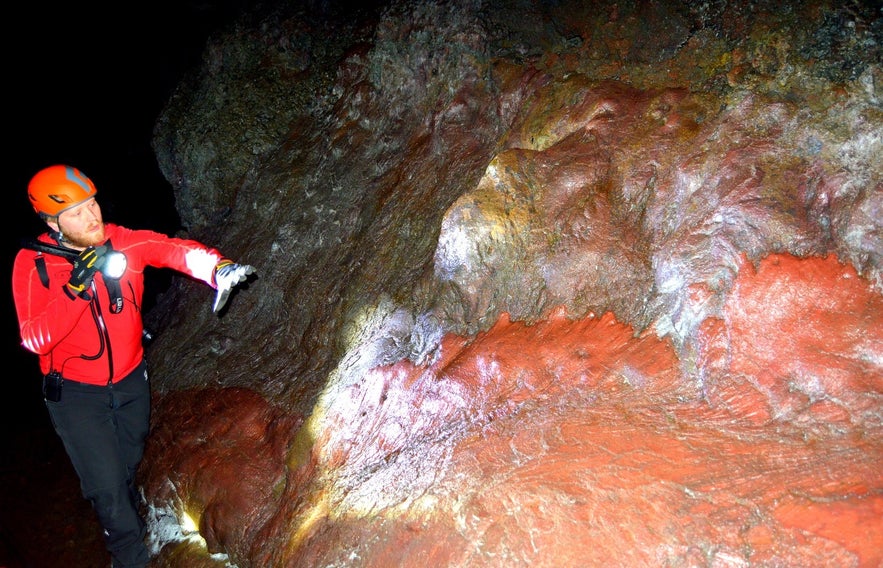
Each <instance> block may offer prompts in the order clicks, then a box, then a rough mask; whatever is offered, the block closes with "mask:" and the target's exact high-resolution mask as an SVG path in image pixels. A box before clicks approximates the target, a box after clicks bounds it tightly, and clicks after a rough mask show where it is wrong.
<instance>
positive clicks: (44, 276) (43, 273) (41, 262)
mask: <svg viewBox="0 0 883 568" xmlns="http://www.w3.org/2000/svg"><path fill="white" fill-rule="evenodd" d="M34 264H36V265H37V274H39V275H40V282H42V283H43V286H45V287H46V288H48V287H49V272H48V271H47V270H46V258H45V257H44V256H43V255H42V254H38V255H37V256H36V257H34Z"/></svg>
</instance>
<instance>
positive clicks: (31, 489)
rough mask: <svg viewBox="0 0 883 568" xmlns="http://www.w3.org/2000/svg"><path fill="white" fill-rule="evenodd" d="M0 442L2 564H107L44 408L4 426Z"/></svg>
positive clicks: (67, 567)
mask: <svg viewBox="0 0 883 568" xmlns="http://www.w3.org/2000/svg"><path fill="white" fill-rule="evenodd" d="M41 411H42V414H39V413H40V412H41ZM0 443H2V453H0V567H2V568H71V567H76V568H92V567H101V568H106V567H107V566H109V565H110V557H109V556H108V554H107V552H106V551H105V549H104V543H103V541H102V538H101V528H100V526H99V525H98V522H97V520H96V518H95V514H94V513H93V511H92V507H91V505H90V504H89V502H88V501H86V500H85V499H84V498H83V496H82V495H81V494H80V488H79V482H78V480H77V477H76V474H75V473H74V470H73V467H72V466H71V464H70V461H69V460H68V457H67V455H66V454H65V452H64V448H63V446H62V444H61V441H60V440H59V439H58V437H57V436H56V435H55V432H54V431H53V430H52V427H51V425H50V424H49V418H48V415H47V414H46V410H45V409H44V408H38V409H36V410H35V414H33V415H32V418H31V419H30V420H29V421H26V423H21V422H19V423H17V424H15V425H14V426H12V427H5V428H4V432H3V434H2V440H0Z"/></svg>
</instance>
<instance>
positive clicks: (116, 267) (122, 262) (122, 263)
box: [101, 250, 128, 279]
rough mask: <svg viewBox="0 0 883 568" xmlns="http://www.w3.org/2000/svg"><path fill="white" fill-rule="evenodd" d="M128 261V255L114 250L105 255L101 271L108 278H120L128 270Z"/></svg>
mask: <svg viewBox="0 0 883 568" xmlns="http://www.w3.org/2000/svg"><path fill="white" fill-rule="evenodd" d="M127 265H128V261H127V260H126V255H124V254H123V253H121V252H119V251H116V250H112V251H110V252H108V253H107V254H106V255H105V257H104V266H102V267H101V273H102V274H104V276H105V277H107V278H114V279H116V278H119V277H121V276H122V275H123V274H124V273H125V272H126V266H127Z"/></svg>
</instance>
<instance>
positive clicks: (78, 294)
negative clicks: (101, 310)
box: [63, 284, 92, 302]
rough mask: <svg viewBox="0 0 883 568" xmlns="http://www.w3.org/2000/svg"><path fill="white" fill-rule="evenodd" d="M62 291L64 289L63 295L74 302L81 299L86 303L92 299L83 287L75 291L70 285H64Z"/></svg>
mask: <svg viewBox="0 0 883 568" xmlns="http://www.w3.org/2000/svg"><path fill="white" fill-rule="evenodd" d="M63 289H64V293H65V294H66V295H67V297H68V298H70V299H71V300H76V299H77V298H83V299H84V300H86V301H87V302H88V301H89V300H91V299H92V296H91V295H90V294H89V292H87V291H86V287H85V286H81V287H80V288H79V289H77V288H75V287H74V286H72V285H70V284H65V285H64V286H63Z"/></svg>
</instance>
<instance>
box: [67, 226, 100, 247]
mask: <svg viewBox="0 0 883 568" xmlns="http://www.w3.org/2000/svg"><path fill="white" fill-rule="evenodd" d="M61 236H62V238H63V239H64V241H65V242H66V243H68V244H69V245H71V246H73V247H74V248H81V249H84V248H87V247H94V246H98V245H100V244H101V243H103V242H104V241H105V238H104V223H101V229H100V230H98V231H93V232H90V233H86V232H69V231H65V230H64V229H62V230H61Z"/></svg>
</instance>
